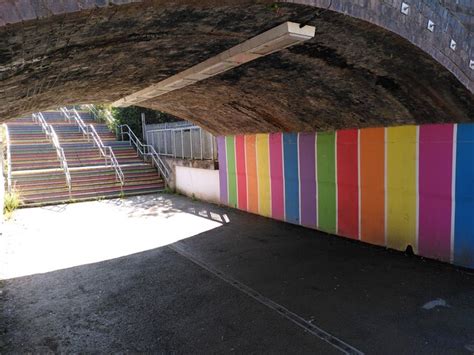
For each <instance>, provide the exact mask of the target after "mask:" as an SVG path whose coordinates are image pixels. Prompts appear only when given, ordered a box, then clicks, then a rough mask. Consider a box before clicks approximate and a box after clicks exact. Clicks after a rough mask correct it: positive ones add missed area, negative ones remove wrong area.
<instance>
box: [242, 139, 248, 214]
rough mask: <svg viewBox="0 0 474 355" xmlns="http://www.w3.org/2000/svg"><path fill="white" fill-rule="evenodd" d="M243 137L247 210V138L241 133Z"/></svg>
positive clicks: (246, 203)
mask: <svg viewBox="0 0 474 355" xmlns="http://www.w3.org/2000/svg"><path fill="white" fill-rule="evenodd" d="M243 137H244V167H245V194H246V199H245V210H246V211H248V209H249V174H248V173H247V140H246V139H245V137H246V135H245V134H244V135H243Z"/></svg>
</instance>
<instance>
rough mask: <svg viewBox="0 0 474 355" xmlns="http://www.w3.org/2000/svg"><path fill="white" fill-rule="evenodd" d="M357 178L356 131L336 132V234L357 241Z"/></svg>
mask: <svg viewBox="0 0 474 355" xmlns="http://www.w3.org/2000/svg"><path fill="white" fill-rule="evenodd" d="M358 185H359V178H358V161H357V130H356V129H353V130H342V131H338V132H337V191H338V193H337V210H338V212H337V218H338V234H340V235H343V236H346V237H349V238H353V239H358V236H359V187H358Z"/></svg>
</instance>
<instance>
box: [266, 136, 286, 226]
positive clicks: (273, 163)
mask: <svg viewBox="0 0 474 355" xmlns="http://www.w3.org/2000/svg"><path fill="white" fill-rule="evenodd" d="M282 153H283V151H282V134H281V133H271V134H270V176H271V185H272V187H271V190H272V217H273V218H276V219H283V218H284V215H285V214H284V202H283V195H284V194H283V161H282Z"/></svg>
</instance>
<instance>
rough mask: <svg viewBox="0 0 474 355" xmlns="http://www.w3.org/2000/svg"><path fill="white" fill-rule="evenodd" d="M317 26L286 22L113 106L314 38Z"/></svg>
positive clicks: (210, 74) (186, 84)
mask: <svg viewBox="0 0 474 355" xmlns="http://www.w3.org/2000/svg"><path fill="white" fill-rule="evenodd" d="M314 33H315V28H314V26H308V25H306V26H302V27H300V24H298V23H295V22H285V23H282V24H281V25H279V26H276V27H274V28H272V29H271V30H268V31H266V32H263V33H261V34H259V35H257V36H255V37H253V38H251V39H249V40H247V41H245V42H243V43H241V44H238V45H237V46H235V47H232V48H230V49H228V50H226V51H224V52H222V53H220V54H218V55H216V56H214V57H212V58H209V59H207V60H205V61H204V62H201V63H199V64H197V65H195V66H193V67H191V68H189V69H186V70H184V71H182V72H180V73H178V74H176V75H173V76H171V77H169V78H167V79H165V80H163V81H160V82H159V83H156V84H153V85H151V86H149V87H147V88H145V89H143V90H140V91H138V92H136V93H133V94H131V95H128V96H126V97H124V98H122V99H120V100H118V101H115V102H114V103H113V104H112V105H113V106H130V105H134V104H138V103H140V102H142V101H146V100H149V99H152V98H155V97H158V96H160V95H164V94H166V93H168V92H170V91H173V90H178V89H182V88H184V87H186V86H188V85H192V84H194V83H196V82H198V81H200V80H204V79H207V78H210V77H212V76H214V75H218V74H221V73H223V72H225V71H227V70H229V69H232V68H235V67H238V66H239V65H242V64H244V63H248V62H250V61H252V60H255V59H258V58H261V57H263V56H266V55H269V54H272V53H275V52H277V51H280V50H282V49H285V48H288V47H291V46H293V45H295V44H298V43H301V42H304V41H307V40H308V39H311V38H313V37H314Z"/></svg>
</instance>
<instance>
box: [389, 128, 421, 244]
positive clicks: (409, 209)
mask: <svg viewBox="0 0 474 355" xmlns="http://www.w3.org/2000/svg"><path fill="white" fill-rule="evenodd" d="M416 163H417V162H416V126H403V127H390V128H387V221H386V223H387V246H388V247H390V248H393V249H397V250H405V249H406V247H407V246H408V245H411V246H412V248H413V251H414V252H415V253H416V251H417V250H416V249H417V245H416Z"/></svg>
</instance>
